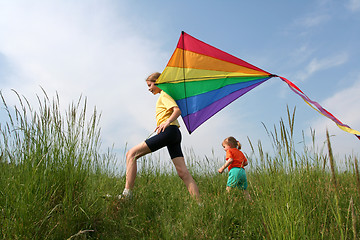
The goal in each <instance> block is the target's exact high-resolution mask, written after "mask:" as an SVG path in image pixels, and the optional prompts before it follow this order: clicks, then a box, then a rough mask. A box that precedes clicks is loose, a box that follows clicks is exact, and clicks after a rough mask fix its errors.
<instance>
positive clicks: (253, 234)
mask: <svg viewBox="0 0 360 240" xmlns="http://www.w3.org/2000/svg"><path fill="white" fill-rule="evenodd" d="M15 94H16V95H17V96H18V102H19V103H18V104H17V106H15V107H9V106H8V105H7V103H6V100H5V99H4V97H3V95H1V98H2V108H1V111H5V112H6V113H7V115H8V119H7V120H6V121H4V122H1V126H0V131H1V136H0V137H1V140H0V151H1V154H0V157H1V160H0V170H1V174H0V214H1V217H0V227H1V232H0V238H2V239H356V238H357V237H358V236H359V228H360V226H359V220H358V213H359V204H360V180H359V179H360V177H359V168H358V156H346V157H344V158H346V159H345V162H346V166H342V168H341V169H342V170H341V171H340V169H339V166H337V164H336V163H339V162H342V161H340V160H342V159H335V158H334V156H333V153H332V148H331V141H330V137H329V135H327V142H326V144H325V145H324V146H321V147H320V149H319V148H318V146H316V144H315V138H316V137H315V131H311V133H310V134H311V141H312V142H310V143H307V142H305V137H304V135H305V134H304V133H300V134H298V133H296V132H294V123H295V109H294V110H293V111H290V110H289V109H287V113H288V117H287V118H288V119H287V120H286V121H284V120H282V119H281V120H280V122H279V125H278V126H274V127H273V129H272V130H271V131H270V130H269V129H268V128H267V127H266V126H264V127H265V131H266V132H267V133H268V136H269V139H270V140H267V139H265V140H262V141H263V142H264V141H271V143H272V144H273V153H268V152H264V150H263V148H262V142H261V141H258V142H257V143H256V144H254V143H253V142H252V141H251V140H250V139H249V143H250V146H251V149H244V151H245V152H246V153H247V155H248V159H249V162H250V166H248V167H247V168H246V171H247V176H248V181H249V192H250V194H251V196H252V199H253V201H252V202H251V201H247V200H246V199H245V198H244V196H243V194H242V192H241V191H239V190H234V191H233V192H231V193H230V194H227V193H226V190H225V185H226V180H227V176H226V174H222V175H220V174H217V173H216V169H217V168H218V166H217V164H221V163H219V161H220V160H218V159H216V158H215V157H214V156H207V157H205V158H204V159H200V158H198V157H196V156H195V154H194V152H193V151H192V150H191V149H190V150H187V151H186V152H187V154H186V161H187V165H188V166H189V168H190V171H191V173H192V175H193V176H194V178H195V180H196V182H197V183H198V186H199V189H200V193H201V197H202V204H201V205H198V203H197V202H196V201H194V200H193V199H192V198H191V197H190V196H189V194H188V192H187V190H186V188H185V186H184V184H183V183H182V181H181V180H180V178H179V177H177V175H176V173H175V171H174V170H172V171H164V170H163V169H162V168H163V166H162V165H160V164H158V162H163V161H159V159H158V158H159V157H158V156H160V155H156V154H153V155H149V156H146V157H145V158H142V159H140V160H139V164H140V165H141V166H142V167H141V168H139V173H138V177H137V180H136V187H135V189H134V193H135V194H134V199H133V200H131V201H125V202H121V201H117V200H115V199H110V200H107V199H103V198H102V196H103V195H104V194H106V193H110V194H112V195H116V194H119V193H120V192H121V190H122V188H123V186H124V183H125V177H124V176H123V172H122V174H121V175H118V174H117V172H116V170H114V169H113V166H114V165H115V164H114V162H115V161H117V160H118V158H119V157H118V156H116V155H115V154H114V153H113V152H112V151H111V149H110V150H109V151H108V152H106V153H101V151H100V145H101V141H100V128H99V118H100V116H99V114H98V113H97V111H96V109H94V110H93V111H91V113H90V114H89V113H88V110H87V103H86V99H83V98H80V99H79V100H78V101H77V102H75V103H73V104H70V106H69V107H68V109H67V110H66V111H65V112H62V110H61V109H60V103H59V102H60V101H59V98H58V96H56V97H55V98H54V99H52V100H50V99H49V98H48V97H47V95H46V93H45V92H44V94H43V96H42V97H38V106H37V107H36V110H34V109H35V108H34V107H33V106H30V104H29V103H28V101H27V100H26V98H24V97H21V96H20V95H18V94H17V93H16V92H15ZM299 135H300V137H302V139H303V141H302V143H301V144H298V143H297V142H296V141H295V137H299ZM194 148H196V146H194ZM121 158H122V157H121ZM119 160H120V161H122V162H124V160H123V159H119Z"/></svg>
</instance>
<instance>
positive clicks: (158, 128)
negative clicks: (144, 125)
mask: <svg viewBox="0 0 360 240" xmlns="http://www.w3.org/2000/svg"><path fill="white" fill-rule="evenodd" d="M168 126H170V122H169V121H166V122H163V123H162V124H160V125H159V126H157V127H156V128H155V131H156V132H157V133H158V134H159V133H161V132H163V131H165V128H167V127H168Z"/></svg>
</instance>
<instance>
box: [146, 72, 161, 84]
mask: <svg viewBox="0 0 360 240" xmlns="http://www.w3.org/2000/svg"><path fill="white" fill-rule="evenodd" d="M160 75H161V73H159V72H154V73H152V74H150V76H148V77H147V78H146V81H150V82H156V80H157V79H158V78H159V77H160Z"/></svg>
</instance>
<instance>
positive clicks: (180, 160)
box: [172, 157, 200, 201]
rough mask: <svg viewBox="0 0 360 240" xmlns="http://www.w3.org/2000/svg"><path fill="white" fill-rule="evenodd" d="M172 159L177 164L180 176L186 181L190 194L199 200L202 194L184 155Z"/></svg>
mask: <svg viewBox="0 0 360 240" xmlns="http://www.w3.org/2000/svg"><path fill="white" fill-rule="evenodd" d="M172 161H173V163H174V165H175V168H176V171H177V173H178V175H179V177H180V178H181V179H182V180H183V181H184V183H185V185H186V187H187V189H188V191H189V193H190V195H191V196H192V197H194V198H196V200H198V201H199V200H200V194H199V189H198V186H197V185H196V182H195V180H194V179H193V177H192V176H191V174H190V173H189V170H188V169H187V167H186V165H185V160H184V157H176V158H174V159H172Z"/></svg>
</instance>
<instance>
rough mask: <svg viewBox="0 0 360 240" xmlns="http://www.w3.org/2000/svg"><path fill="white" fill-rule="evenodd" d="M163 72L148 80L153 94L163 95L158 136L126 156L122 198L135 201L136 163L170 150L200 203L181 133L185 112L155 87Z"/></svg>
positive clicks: (151, 76)
mask: <svg viewBox="0 0 360 240" xmlns="http://www.w3.org/2000/svg"><path fill="white" fill-rule="evenodd" d="M159 76H160V73H158V72H156V73H153V74H151V75H150V76H149V77H148V78H147V79H146V83H147V85H148V88H149V91H150V92H151V93H152V94H154V95H156V94H160V96H159V98H158V100H157V103H156V125H157V127H156V129H155V131H156V132H157V135H155V136H153V137H151V138H149V139H147V140H145V141H144V142H141V143H140V144H138V145H136V146H135V147H133V148H131V149H130V150H129V151H128V152H127V153H126V184H125V189H124V191H123V193H122V194H121V195H119V199H121V198H125V199H126V198H131V196H132V192H131V190H132V189H133V187H134V183H135V178H136V171H137V165H136V160H137V159H138V158H140V157H142V156H144V155H146V154H148V153H151V152H155V151H156V150H158V149H160V148H163V147H165V146H166V147H167V149H168V151H169V154H170V157H171V159H172V161H173V163H174V165H175V168H176V171H177V173H178V175H179V177H180V178H181V179H182V180H183V182H184V183H185V185H186V187H187V189H188V191H189V193H190V195H192V196H193V197H195V198H196V199H197V200H199V190H198V187H197V185H196V183H195V181H194V179H193V178H192V176H191V175H190V173H189V171H188V169H187V167H186V165H185V160H184V155H183V153H182V150H181V145H180V144H181V132H180V130H179V127H180V125H179V122H178V121H177V118H178V117H179V116H180V115H181V111H180V109H179V107H178V106H177V104H176V102H175V101H174V99H172V98H171V97H170V96H169V95H168V94H166V93H165V92H164V91H162V90H161V89H160V88H158V87H157V86H156V85H155V82H156V80H157V79H158V78H159Z"/></svg>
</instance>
